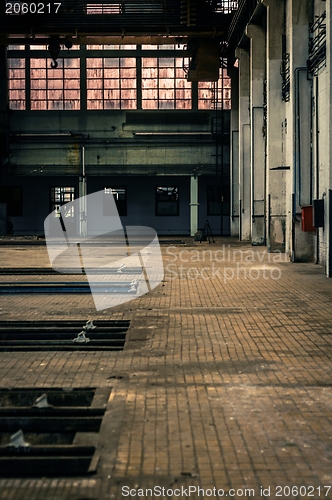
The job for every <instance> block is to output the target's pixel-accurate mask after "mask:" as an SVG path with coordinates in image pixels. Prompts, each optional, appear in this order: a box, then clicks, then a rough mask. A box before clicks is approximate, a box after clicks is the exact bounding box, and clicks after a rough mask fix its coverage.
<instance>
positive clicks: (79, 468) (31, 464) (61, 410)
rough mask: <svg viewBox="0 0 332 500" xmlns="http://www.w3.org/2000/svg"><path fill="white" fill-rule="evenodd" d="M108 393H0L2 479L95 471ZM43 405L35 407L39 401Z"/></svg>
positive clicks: (89, 390)
mask: <svg viewBox="0 0 332 500" xmlns="http://www.w3.org/2000/svg"><path fill="white" fill-rule="evenodd" d="M109 394H110V389H90V388H89V389H84V388H83V389H73V390H70V391H68V390H65V389H57V388H56V389H45V388H42V389H35V388H34V389H0V477H2V478H11V477H25V478H27V477H31V478H32V477H62V476H67V477H68V476H84V475H88V474H92V473H94V472H96V469H97V465H98V460H99V456H98V453H97V451H96V450H97V444H98V432H99V430H100V426H101V423H102V418H103V416H104V413H105V410H106V405H107V401H108V399H109ZM45 398H46V401H47V406H45V405H42V406H38V403H39V402H40V401H43V400H44V403H45Z"/></svg>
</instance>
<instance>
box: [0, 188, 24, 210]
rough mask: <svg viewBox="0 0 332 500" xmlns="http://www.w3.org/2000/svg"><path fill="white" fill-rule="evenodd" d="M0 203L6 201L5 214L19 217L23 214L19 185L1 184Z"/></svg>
mask: <svg viewBox="0 0 332 500" xmlns="http://www.w3.org/2000/svg"><path fill="white" fill-rule="evenodd" d="M0 203H7V215H8V216H9V217H11V216H13V217H19V216H22V215H23V198H22V187H21V186H2V187H1V188H0Z"/></svg>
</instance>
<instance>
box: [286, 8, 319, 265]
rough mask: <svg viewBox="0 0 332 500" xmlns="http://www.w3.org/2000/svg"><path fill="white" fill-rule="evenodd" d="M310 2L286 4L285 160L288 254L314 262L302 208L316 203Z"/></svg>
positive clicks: (311, 235)
mask: <svg viewBox="0 0 332 500" xmlns="http://www.w3.org/2000/svg"><path fill="white" fill-rule="evenodd" d="M309 8H310V7H309V3H308V2H303V1H301V0H291V1H289V2H287V4H286V47H285V50H286V53H288V54H289V72H290V98H289V101H288V102H286V103H285V116H286V119H285V120H286V121H285V125H286V126H285V128H284V131H285V134H284V139H285V157H286V161H285V163H286V165H289V166H290V181H289V182H287V186H286V192H287V194H286V196H287V200H286V213H287V221H286V251H289V252H290V254H291V255H292V260H293V261H305V262H308V261H309V260H313V258H314V240H315V237H314V233H312V232H310V233H308V232H303V231H302V228H301V206H304V205H310V204H311V203H312V197H313V192H312V186H313V179H312V164H311V162H312V153H311V144H312V135H311V125H312V116H311V113H312V111H313V110H312V98H311V83H312V80H309V79H308V78H307V60H308V42H309V40H308V38H309V17H308V14H309V13H308V9H309Z"/></svg>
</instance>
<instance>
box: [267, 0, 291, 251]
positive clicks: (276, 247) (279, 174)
mask: <svg viewBox="0 0 332 500" xmlns="http://www.w3.org/2000/svg"><path fill="white" fill-rule="evenodd" d="M262 3H263V5H265V6H266V7H267V36H266V77H267V89H266V90H267V124H266V191H267V220H266V223H267V228H268V230H267V246H268V250H269V251H270V252H276V251H281V252H283V251H285V229H286V183H287V182H290V175H289V174H290V171H289V170H287V169H285V168H284V167H285V166H286V165H285V155H284V133H285V130H284V126H285V121H284V120H285V116H284V115H285V109H284V102H283V100H282V79H281V74H280V68H281V62H282V34H283V33H284V1H281V0H262Z"/></svg>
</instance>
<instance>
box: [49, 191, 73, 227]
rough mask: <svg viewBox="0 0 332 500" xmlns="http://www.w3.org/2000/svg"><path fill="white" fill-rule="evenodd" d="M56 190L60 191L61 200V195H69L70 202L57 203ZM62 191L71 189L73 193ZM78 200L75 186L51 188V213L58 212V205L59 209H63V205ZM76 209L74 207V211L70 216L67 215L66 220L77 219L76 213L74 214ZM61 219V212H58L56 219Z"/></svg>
mask: <svg viewBox="0 0 332 500" xmlns="http://www.w3.org/2000/svg"><path fill="white" fill-rule="evenodd" d="M56 189H60V198H61V195H65V194H69V195H71V196H70V198H71V199H69V200H64V199H62V200H61V199H60V201H59V202H57V201H56V200H55V194H56V193H55V190H56ZM62 189H70V190H72V191H69V192H67V193H66V192H61V190H62ZM53 190H54V195H53ZM75 199H76V187H75V186H50V213H53V212H55V211H56V210H57V207H56V205H59V208H60V207H62V206H63V205H65V204H66V203H71V202H73V201H74V200H75ZM74 210H75V208H74V206H73V207H72V210H71V212H70V213H69V214H65V217H66V218H70V219H74V217H75V212H74ZM59 217H60V210H58V212H56V213H55V214H54V218H59Z"/></svg>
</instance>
